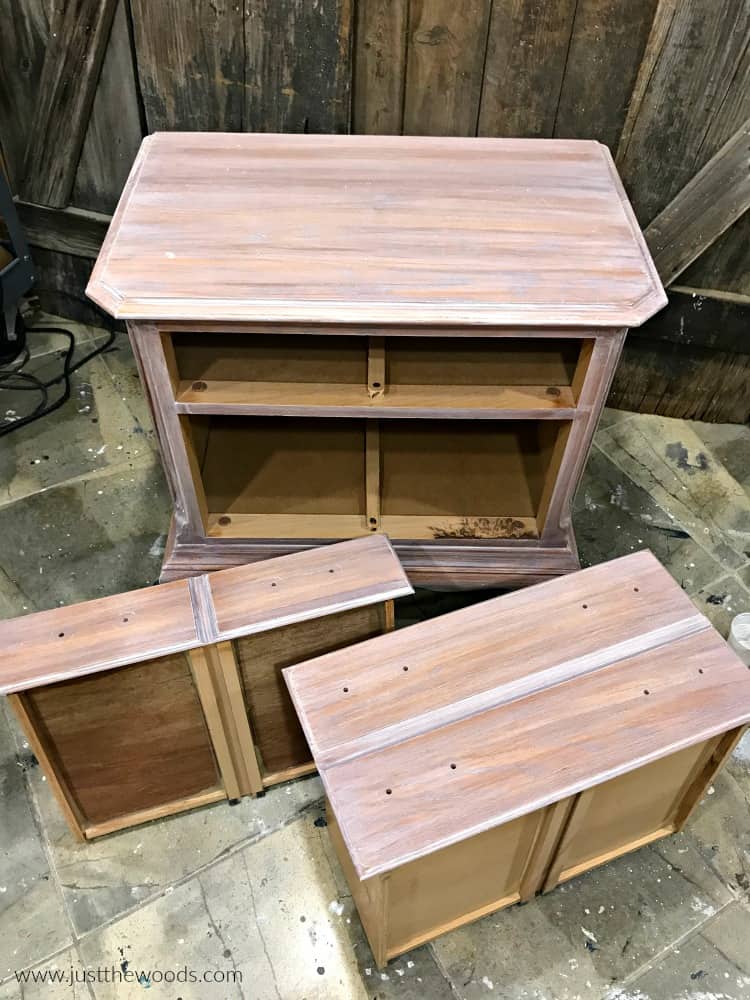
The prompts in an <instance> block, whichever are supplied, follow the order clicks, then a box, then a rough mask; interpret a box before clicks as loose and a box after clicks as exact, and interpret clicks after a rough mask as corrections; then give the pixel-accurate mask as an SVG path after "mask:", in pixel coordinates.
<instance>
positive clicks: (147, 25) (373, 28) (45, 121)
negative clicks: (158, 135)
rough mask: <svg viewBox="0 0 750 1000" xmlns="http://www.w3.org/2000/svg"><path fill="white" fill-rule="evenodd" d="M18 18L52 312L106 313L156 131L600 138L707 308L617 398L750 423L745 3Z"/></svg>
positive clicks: (642, 1) (15, 37) (4, 138)
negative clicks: (99, 275) (111, 261)
mask: <svg viewBox="0 0 750 1000" xmlns="http://www.w3.org/2000/svg"><path fill="white" fill-rule="evenodd" d="M52 20H54V23H53V24H52V27H51V26H50V25H51V22H52ZM0 23H2V24H3V34H2V38H0V149H1V151H2V154H3V158H4V160H5V163H6V168H7V171H8V174H9V177H10V179H11V181H12V184H13V186H14V190H15V191H16V192H17V194H18V195H19V197H20V199H21V201H22V202H23V204H22V206H21V215H22V218H23V219H24V222H25V224H26V225H27V227H28V230H29V236H30V239H31V242H32V245H33V247H34V256H35V261H36V263H37V266H38V269H39V271H40V286H41V293H40V294H41V296H42V299H43V301H44V303H45V305H47V306H49V307H52V308H55V309H57V310H64V311H67V312H71V313H73V314H77V315H79V316H80V317H81V318H84V319H87V320H89V321H91V320H93V319H95V318H96V313H95V310H94V309H93V307H92V306H90V305H89V304H88V303H86V302H85V300H84V299H83V286H84V284H85V280H86V276H87V274H88V271H89V270H90V267H91V261H92V259H93V257H94V256H95V255H96V252H97V248H98V245H99V243H100V240H101V238H102V234H103V232H104V229H105V226H106V222H107V218H108V216H109V215H110V214H111V212H112V211H113V209H114V206H115V204H116V202H117V198H118V196H119V193H120V191H121V189H122V186H123V184H124V181H125V178H126V176H127V173H128V170H129V168H130V164H131V163H132V160H133V157H134V156H135V152H136V150H137V148H138V144H139V143H140V140H141V138H142V136H143V135H145V134H147V133H148V132H151V131H155V130H158V129H184V130H196V129H207V130H229V131H254V130H258V131H311V132H345V131H349V130H351V131H354V132H368V133H382V134H388V133H408V134H441V135H475V134H479V135H497V136H511V135H519V136H537V137H549V136H560V137H580V138H583V137H585V138H597V139H599V140H600V141H602V142H604V143H606V144H607V145H608V146H609V147H610V149H611V150H612V152H613V153H614V154H615V155H616V159H617V162H618V166H619V168H620V171H621V172H622V175H623V179H624V182H625V185H626V187H627V189H628V192H629V194H630V196H631V198H632V200H633V203H634V205H635V208H636V212H637V214H638V217H639V220H640V222H641V224H642V225H643V226H644V228H646V229H647V232H650V238H651V239H652V240H653V242H652V246H653V248H654V250H655V253H656V255H657V257H658V255H659V253H660V252H662V251H663V248H662V247H661V244H660V242H659V241H660V240H661V241H662V243H663V242H664V239H665V235H664V234H665V225H666V224H667V223H668V224H669V226H670V227H671V228H670V230H669V234H668V236H669V241H670V242H669V246H670V252H669V254H668V255H667V256H668V257H669V262H667V257H666V256H665V257H664V267H665V268H666V269H667V270H665V275H666V277H668V278H670V279H671V278H672V277H676V276H677V274H678V273H679V278H678V279H677V280H679V282H680V286H681V287H684V288H688V289H689V290H690V289H699V290H700V292H701V295H700V296H699V297H697V298H696V297H694V296H692V294H691V293H690V292H688V293H680V292H677V293H675V295H674V303H673V305H672V306H671V307H670V308H668V309H667V310H666V311H665V313H664V314H663V315H662V316H660V317H659V318H658V321H652V323H650V324H647V325H646V326H645V327H643V328H641V329H640V330H638V331H633V332H632V333H631V334H630V336H629V338H628V344H627V347H626V356H625V359H624V361H623V364H622V366H621V369H620V376H619V377H618V378H617V379H616V381H615V384H614V386H613V391H612V401H613V402H615V403H619V404H620V405H627V406H630V407H636V408H641V409H646V410H649V409H650V410H654V411H656V412H661V413H667V414H669V413H674V414H677V413H679V414H680V415H690V416H697V417H700V416H709V415H710V417H711V419H733V420H746V419H748V417H750V399H749V398H748V390H747V389H743V388H742V385H743V383H744V385H747V383H748V381H749V380H748V378H747V376H748V371H749V369H750V360H749V359H750V355H749V354H748V347H747V344H746V342H745V340H743V339H742V338H739V337H736V336H734V335H732V334H731V333H730V332H729V327H732V328H734V325H736V323H738V322H739V319H738V317H742V316H746V315H747V309H749V308H750V267H749V266H748V263H749V261H750V221H749V217H748V213H747V211H746V210H745V207H744V206H745V204H746V198H747V184H748V171H747V143H745V142H744V139H743V138H742V135H741V130H742V128H743V126H744V123H745V122H746V121H747V120H748V118H750V44H749V43H750V3H748V0H629V2H628V3H621V2H617V0H535V2H534V3H527V2H525V0H465V2H464V3H461V4H459V3H456V2H455V0H316V3H311V2H309V0H244V3H239V2H237V0H231V2H230V0H163V2H161V3H158V4H155V3H149V2H147V0H102V2H100V3H92V2H91V0H66V2H65V3H55V2H53V0H0ZM738 136H739V138H738ZM733 137H734V145H733V146H731V149H732V161H731V164H730V163H728V161H727V158H726V155H724V154H722V155H719V156H717V154H719V151H720V150H722V147H724V146H725V144H726V143H728V142H729V140H730V139H732V138H733ZM701 170H703V171H704V173H703V174H702V175H701V185H702V187H700V186H699V187H698V188H696V185H695V184H694V185H693V186H692V188H691V187H688V185H689V184H690V182H691V181H692V179H693V178H694V177H695V176H696V174H698V173H699V171H701ZM722 171H723V174H722ZM719 187H721V198H718V199H716V202H715V203H714V204H712V205H711V206H710V210H707V209H706V206H703V211H704V214H705V219H706V224H705V225H704V224H702V223H701V224H698V222H697V221H696V218H697V217H696V215H695V210H696V207H697V204H698V203H697V202H696V197H695V192H696V190H697V191H698V194H700V192H701V191H711V190H717V189H718V188H719ZM691 191H692V192H693V193H692V195H691ZM698 201H700V199H698ZM651 224H653V226H651ZM683 231H684V238H683ZM688 242H689V244H690V245H689V246H688V245H687V244H688ZM688 258H690V261H688ZM675 261H677V263H678V265H679V268H678V271H674V268H675ZM686 261H687V262H688V264H687V265H686ZM668 265H669V266H668ZM670 267H671V268H672V272H674V273H672V272H670V273H667V272H668V271H669V268H670ZM708 300H711V301H710V303H709V304H708V306H707V305H706V303H707V302H708ZM696 303H700V308H698V307H697V306H696ZM727 303H729V304H727ZM691 309H692V313H691V312H690V310H691ZM727 310H730V312H731V315H732V317H733V321H732V323H729V324H728V323H727ZM688 318H689V322H687V320H688ZM686 322H687V327H686ZM686 328H689V329H690V331H691V336H690V338H689V339H685V338H684V337H681V336H680V334H679V331H680V330H682V331H684V330H685V329H686ZM678 369H679V371H678ZM696 372H700V373H701V374H700V378H697V377H695V378H694V377H693V376H695V373H696ZM680 373H682V374H680ZM684 373H692V375H690V377H688V375H685V374H684ZM691 380H692V381H691ZM707 380H708V381H707ZM693 382H694V383H696V384H697V382H700V385H701V388H700V392H699V391H698V389H697V388H696V386H695V385H692V383H693ZM727 384H733V385H734V384H736V385H737V386H738V388H737V390H736V391H733V393H732V394H728V393H726V392H724V391H723V389H722V387H725V386H726V385H727ZM691 385H692V388H691ZM730 395H731V398H730Z"/></svg>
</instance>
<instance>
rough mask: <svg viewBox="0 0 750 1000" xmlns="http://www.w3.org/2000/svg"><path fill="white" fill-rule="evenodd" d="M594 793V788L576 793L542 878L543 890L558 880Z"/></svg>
mask: <svg viewBox="0 0 750 1000" xmlns="http://www.w3.org/2000/svg"><path fill="white" fill-rule="evenodd" d="M594 793H595V789H594V788H587V789H585V791H583V792H579V793H578V795H576V796H575V798H574V800H573V805H572V806H571V808H570V811H569V813H568V819H567V822H566V824H565V830H564V832H563V835H562V838H561V840H560V842H559V844H558V847H557V850H556V851H555V857H554V858H553V860H552V864H551V865H550V868H549V871H548V873H547V877H546V878H545V880H544V885H543V886H542V891H543V892H549V891H550V889H554V888H555V886H556V885H557V883H558V882H559V881H560V873H561V872H562V871H563V869H564V868H565V858H566V855H567V852H568V850H569V849H570V845H571V844H572V843H573V841H574V839H575V837H576V834H577V833H578V832H579V831H580V830H581V829H582V828H583V826H584V823H585V820H586V813H587V811H588V809H589V806H590V805H591V802H592V800H593V798H594Z"/></svg>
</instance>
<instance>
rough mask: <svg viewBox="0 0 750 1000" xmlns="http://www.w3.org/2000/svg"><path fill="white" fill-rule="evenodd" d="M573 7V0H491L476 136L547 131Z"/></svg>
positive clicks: (551, 123) (539, 134)
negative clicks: (485, 60) (485, 61)
mask: <svg viewBox="0 0 750 1000" xmlns="http://www.w3.org/2000/svg"><path fill="white" fill-rule="evenodd" d="M575 8H576V2H575V0H541V2H538V3H528V2H526V0H495V2H494V3H493V5H492V17H491V20H490V27H489V39H488V43H487V64H486V67H485V73H484V83H483V87H482V107H481V113H480V115H479V135H487V136H527V137H531V138H535V137H548V136H551V135H552V133H553V131H554V127H555V116H556V114H557V105H558V102H559V99H560V88H561V87H562V81H563V74H564V72H565V62H566V59H567V55H568V47H569V44H570V38H571V32H572V30H573V19H574V16H575Z"/></svg>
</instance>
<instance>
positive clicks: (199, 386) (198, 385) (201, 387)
mask: <svg viewBox="0 0 750 1000" xmlns="http://www.w3.org/2000/svg"><path fill="white" fill-rule="evenodd" d="M206 389H208V386H207V385H206V383H205V382H193V392H205V390H206Z"/></svg>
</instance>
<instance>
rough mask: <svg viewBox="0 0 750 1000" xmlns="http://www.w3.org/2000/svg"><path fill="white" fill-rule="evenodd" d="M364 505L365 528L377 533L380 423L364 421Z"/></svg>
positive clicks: (378, 523)
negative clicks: (365, 510)
mask: <svg viewBox="0 0 750 1000" xmlns="http://www.w3.org/2000/svg"><path fill="white" fill-rule="evenodd" d="M365 505H366V509H367V527H368V529H369V530H370V531H377V530H378V528H379V527H380V423H379V421H377V420H368V421H366V426H365Z"/></svg>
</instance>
